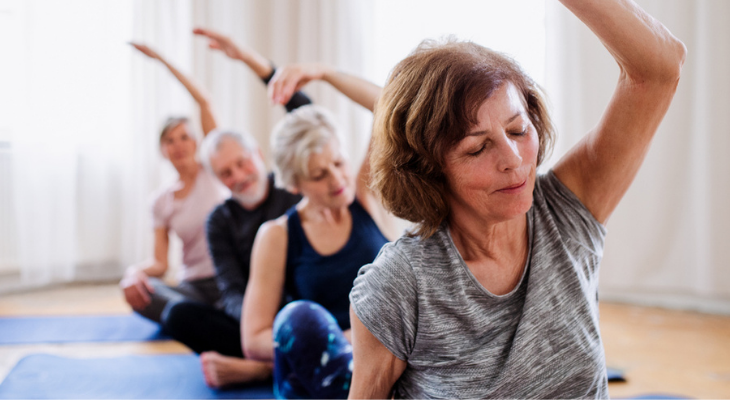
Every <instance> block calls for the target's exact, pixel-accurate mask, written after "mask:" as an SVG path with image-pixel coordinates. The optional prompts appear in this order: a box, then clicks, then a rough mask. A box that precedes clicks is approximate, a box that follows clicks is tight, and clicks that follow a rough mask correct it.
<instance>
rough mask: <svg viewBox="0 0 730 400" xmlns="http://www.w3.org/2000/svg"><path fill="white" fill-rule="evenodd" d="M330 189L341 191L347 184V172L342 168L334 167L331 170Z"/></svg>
mask: <svg viewBox="0 0 730 400" xmlns="http://www.w3.org/2000/svg"><path fill="white" fill-rule="evenodd" d="M330 177H331V178H330V182H329V183H330V188H332V189H339V188H341V187H342V186H344V184H345V180H346V179H345V171H343V170H342V168H337V167H332V168H331V169H330Z"/></svg>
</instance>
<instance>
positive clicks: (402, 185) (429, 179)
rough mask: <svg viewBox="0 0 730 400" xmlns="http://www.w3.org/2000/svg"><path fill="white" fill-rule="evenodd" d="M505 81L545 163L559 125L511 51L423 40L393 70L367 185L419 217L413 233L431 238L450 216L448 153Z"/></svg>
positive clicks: (398, 211) (400, 210)
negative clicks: (519, 98)
mask: <svg viewBox="0 0 730 400" xmlns="http://www.w3.org/2000/svg"><path fill="white" fill-rule="evenodd" d="M506 82H511V83H512V84H514V85H515V87H516V88H517V91H518V92H519V93H520V94H521V95H522V97H523V101H524V105H525V107H526V109H527V114H528V117H529V118H530V121H531V122H532V124H533V125H534V126H535V129H536V130H537V135H538V138H539V151H538V155H537V164H538V165H540V164H541V163H542V161H543V160H544V159H545V157H546V155H547V154H549V152H550V151H551V149H552V144H553V138H554V136H555V134H554V128H553V125H552V122H551V121H550V116H549V115H548V112H547V106H546V103H545V100H544V98H543V95H542V91H541V89H540V88H539V86H538V85H537V84H536V83H535V82H534V81H533V80H532V79H530V78H529V77H528V76H527V74H525V73H524V72H523V71H522V69H521V68H520V67H519V65H518V64H517V63H516V62H515V61H514V60H512V59H511V58H510V57H508V56H506V55H503V54H501V53H498V52H496V51H493V50H490V49H488V48H486V47H483V46H480V45H478V44H475V43H472V42H460V41H455V40H454V39H451V38H450V39H448V40H446V41H445V42H436V41H432V40H426V41H424V42H422V43H421V44H420V45H419V46H418V47H417V48H416V50H414V51H413V52H412V53H411V54H410V55H409V56H408V57H407V58H406V59H404V60H403V61H401V62H400V63H398V65H396V67H395V68H394V69H393V71H392V72H391V75H390V77H389V78H388V81H387V83H386V85H385V88H383V92H382V94H381V96H380V99H379V100H378V104H377V105H376V108H375V119H374V122H373V144H372V146H373V147H372V149H371V152H370V165H371V171H370V185H371V187H372V189H373V190H374V191H375V192H376V193H378V194H379V195H380V197H381V200H382V201H383V204H384V205H385V208H386V209H388V210H389V211H390V212H392V213H393V214H394V215H396V216H397V217H399V218H403V219H405V220H407V221H410V222H413V223H415V224H416V228H415V230H414V231H413V232H411V233H410V234H411V235H418V236H422V237H424V238H428V237H429V236H431V235H433V234H434V233H435V232H436V230H437V229H438V227H439V226H440V225H441V223H442V222H443V221H444V220H445V219H446V218H447V217H448V216H449V213H450V208H449V204H448V202H447V194H448V190H449V189H448V185H447V182H446V176H445V174H444V172H443V167H444V162H443V161H444V155H445V154H446V152H448V151H449V150H450V149H452V148H453V147H454V146H455V145H456V144H457V143H458V142H459V141H460V140H461V139H463V138H464V137H465V136H466V134H467V133H468V132H469V130H470V129H471V128H472V127H473V126H474V125H476V124H477V122H478V121H477V113H478V110H479V107H480V106H481V105H482V103H484V101H485V100H486V99H487V98H489V96H491V94H492V93H494V92H495V91H496V90H497V89H498V88H499V87H500V86H501V85H503V84H504V83H506Z"/></svg>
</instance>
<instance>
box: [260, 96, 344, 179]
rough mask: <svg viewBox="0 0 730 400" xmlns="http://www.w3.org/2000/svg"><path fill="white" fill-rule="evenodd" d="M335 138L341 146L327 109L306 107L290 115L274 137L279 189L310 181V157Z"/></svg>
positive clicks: (273, 143) (273, 145) (276, 127)
mask: <svg viewBox="0 0 730 400" xmlns="http://www.w3.org/2000/svg"><path fill="white" fill-rule="evenodd" d="M332 139H335V140H337V142H338V143H339V144H340V145H341V144H342V141H341V140H340V136H339V129H337V126H336V124H335V122H334V118H333V117H332V115H331V114H330V112H329V111H327V110H326V109H324V108H322V107H320V106H316V105H307V106H303V107H299V108H297V109H296V110H294V111H292V112H290V113H289V114H287V116H286V117H284V119H283V120H281V121H279V123H278V124H276V126H275V127H274V131H273V133H272V135H271V151H272V153H273V158H274V174H275V176H276V184H277V186H279V187H283V188H292V187H295V186H296V184H297V181H298V179H302V178H304V179H306V178H309V156H310V155H312V153H320V152H321V151H322V149H324V147H325V146H326V145H327V144H328V143H330V141H332Z"/></svg>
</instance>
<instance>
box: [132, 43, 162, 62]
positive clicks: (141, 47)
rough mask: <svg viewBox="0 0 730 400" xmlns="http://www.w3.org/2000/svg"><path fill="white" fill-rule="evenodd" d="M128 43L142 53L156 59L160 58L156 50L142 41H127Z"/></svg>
mask: <svg viewBox="0 0 730 400" xmlns="http://www.w3.org/2000/svg"><path fill="white" fill-rule="evenodd" d="M129 44H131V45H132V47H134V48H135V49H137V50H139V51H140V52H141V53H142V54H144V55H146V56H147V57H149V58H154V59H156V60H159V59H160V55H159V54H157V52H156V51H154V50H152V49H151V48H149V47H148V46H147V45H144V44H142V43H134V42H129Z"/></svg>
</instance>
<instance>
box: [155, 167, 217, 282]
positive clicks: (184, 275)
mask: <svg viewBox="0 0 730 400" xmlns="http://www.w3.org/2000/svg"><path fill="white" fill-rule="evenodd" d="M180 189H182V183H181V182H175V183H174V184H172V185H170V186H169V187H166V188H164V189H163V190H162V191H161V192H160V193H159V194H158V195H157V196H156V197H155V200H154V203H153V205H152V217H153V220H154V226H155V229H157V228H167V229H168V230H171V231H172V232H175V234H176V235H177V236H178V237H179V238H180V239H181V240H182V243H183V257H182V262H183V265H182V270H181V271H180V276H179V278H180V279H181V280H184V281H194V280H198V279H203V278H210V277H212V276H215V268H213V261H212V260H211V258H210V253H209V251H208V241H207V240H206V237H205V223H206V221H207V220H208V214H210V212H211V211H213V208H214V207H215V206H217V205H218V204H220V203H222V202H223V200H225V199H227V198H228V197H230V192H229V191H228V189H227V188H226V187H225V186H223V185H222V184H221V183H220V182H219V181H218V180H217V179H216V178H215V177H214V176H212V175H211V174H210V173H208V172H207V171H206V170H204V169H203V168H200V170H199V171H198V175H197V176H196V177H195V184H194V185H193V188H192V189H191V190H190V193H188V195H187V197H185V198H183V199H176V198H175V192H176V191H178V190H180Z"/></svg>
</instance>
